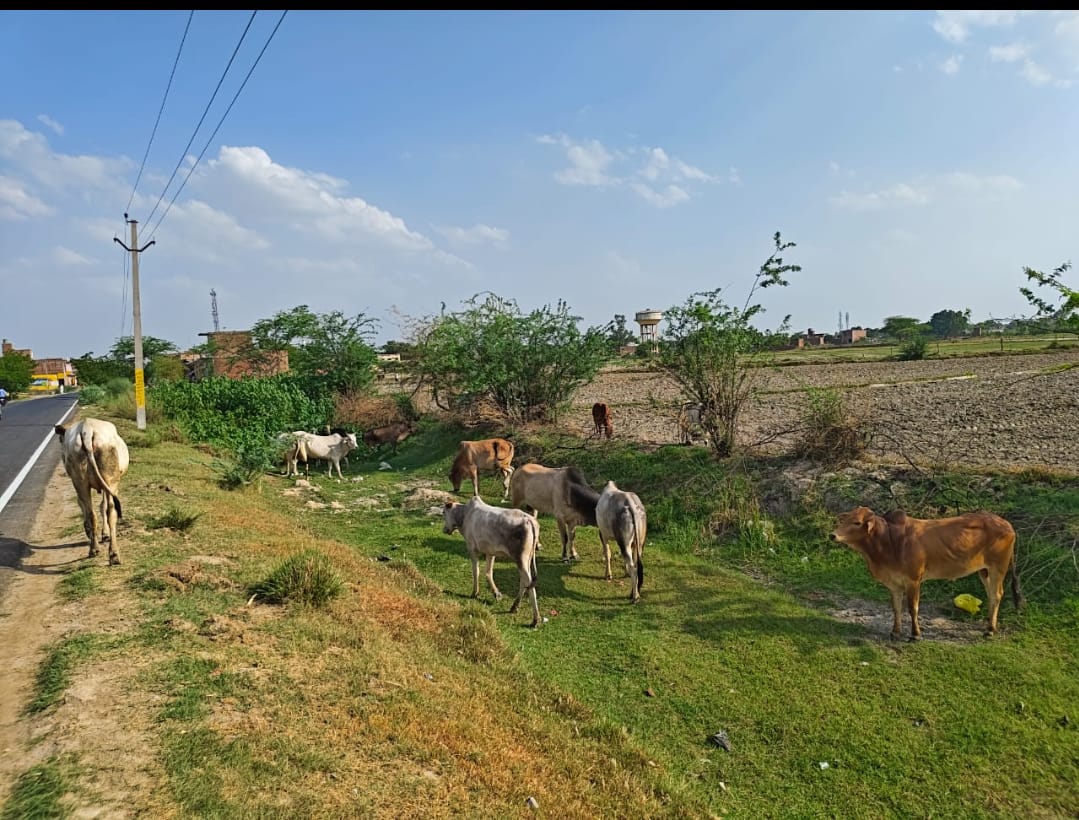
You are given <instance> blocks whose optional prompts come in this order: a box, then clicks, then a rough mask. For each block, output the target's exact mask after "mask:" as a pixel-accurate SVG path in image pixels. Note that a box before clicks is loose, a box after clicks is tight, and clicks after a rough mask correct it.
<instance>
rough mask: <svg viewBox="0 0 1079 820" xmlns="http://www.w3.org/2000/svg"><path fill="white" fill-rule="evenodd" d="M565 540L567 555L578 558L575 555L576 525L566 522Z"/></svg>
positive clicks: (574, 558)
mask: <svg viewBox="0 0 1079 820" xmlns="http://www.w3.org/2000/svg"><path fill="white" fill-rule="evenodd" d="M566 541H567V543H568V544H569V557H570V558H572V559H573V560H574V561H576V560H578V558H579V556H578V555H577V525H576V524H566Z"/></svg>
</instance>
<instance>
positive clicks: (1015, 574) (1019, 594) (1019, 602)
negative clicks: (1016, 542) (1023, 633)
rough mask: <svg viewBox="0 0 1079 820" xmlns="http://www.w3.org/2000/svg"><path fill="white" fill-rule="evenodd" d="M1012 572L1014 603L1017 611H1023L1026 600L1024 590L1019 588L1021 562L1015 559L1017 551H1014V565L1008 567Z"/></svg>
mask: <svg viewBox="0 0 1079 820" xmlns="http://www.w3.org/2000/svg"><path fill="white" fill-rule="evenodd" d="M1008 568H1009V569H1010V570H1011V571H1012V602H1013V603H1014V604H1015V608H1016V609H1022V608H1023V607H1024V606H1026V599H1025V598H1024V597H1023V590H1022V589H1021V588H1020V586H1019V562H1018V561H1016V558H1015V550H1014V549H1013V550H1012V563H1011V565H1010V566H1009V567H1008Z"/></svg>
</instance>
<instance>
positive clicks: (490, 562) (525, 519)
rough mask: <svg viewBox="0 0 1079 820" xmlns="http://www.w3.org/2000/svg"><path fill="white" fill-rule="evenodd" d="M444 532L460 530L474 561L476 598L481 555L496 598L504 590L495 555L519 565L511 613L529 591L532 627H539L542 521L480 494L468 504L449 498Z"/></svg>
mask: <svg viewBox="0 0 1079 820" xmlns="http://www.w3.org/2000/svg"><path fill="white" fill-rule="evenodd" d="M442 524H443V526H442V531H443V532H444V533H446V535H452V534H453V533H454V531H455V530H460V531H461V535H462V536H464V539H465V544H466V545H467V546H468V557H469V558H470V559H471V561H472V597H473V598H478V597H479V594H480V557H481V556H483V557H486V558H487V583H488V585H489V586H490V587H491V592H492V593H493V594H494V596H495V600H496V601H497V600H499V599H500V598H501V597H502V593H501V592H499V591H498V587H497V586H495V576H494V565H495V558H499V557H501V558H509V559H510V560H511V561H513V563H514V564H516V565H517V572H518V575H519V578H520V585H519V586H518V589H517V597H516V598H514V599H513V605H512V606H511V607H510V612H516V611H517V607H518V606H519V605H520V603H521V598H523V597H524V594H525V593H526V592H527V593H528V594H529V597H530V598H531V601H532V626H533V627H536V626H539V602H538V601H537V600H536V580H537V576H536V547H537V546H538V545H539V523H538V522H537V521H536V518H535V516H532V515H529V514H528V513H526V512H524V511H523V510H507V509H504V508H502V507H492V506H491V505H490V504H487V503H486V502H485V501H484V500H483V499H482V498H480V497H479V496H473V498H472V499H471V500H470V501H469V502H468V503H467V504H458V503H457V502H455V501H447V502H446V505H445V506H444V507H443V508H442Z"/></svg>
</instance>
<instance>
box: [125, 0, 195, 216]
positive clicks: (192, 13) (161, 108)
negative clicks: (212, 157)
mask: <svg viewBox="0 0 1079 820" xmlns="http://www.w3.org/2000/svg"><path fill="white" fill-rule="evenodd" d="M194 16H195V10H194V9H192V10H191V13H190V14H188V15H187V25H186V26H184V35H183V37H181V38H180V47H179V48H178V49H176V59H175V60H173V61H172V71H171V73H170V74H169V82H168V85H166V86H165V94H164V96H163V97H162V98H161V107H160V108H158V110H157V119H156V120H154V128H153V130H152V131H151V132H150V141H149V142H147V143H146V152H145V153H144V154H143V155H142V164H141V165H140V166H139V173H138V174H137V175H136V176H135V184H134V185H133V186H132V188H131V197H130V198H129V199H128V201H127V208H126V209H125V211H126V212H128V213H130V211H131V203H132V202H134V201H135V192H136V191H137V190H138V188H139V181H140V180H141V179H142V172H143V169H144V168H146V158H147V157H149V156H150V146H151V145H153V144H154V137H155V136H156V135H157V126H158V125H159V124H160V123H161V113H162V112H163V111H164V110H165V101H166V100H167V99H168V98H169V90H170V89H171V88H172V78H173V77H175V76H176V66H177V65H179V63H180V54H181V52H182V51H183V50H184V42H186V40H187V32H188V30H189V29H190V28H191V18H193V17H194Z"/></svg>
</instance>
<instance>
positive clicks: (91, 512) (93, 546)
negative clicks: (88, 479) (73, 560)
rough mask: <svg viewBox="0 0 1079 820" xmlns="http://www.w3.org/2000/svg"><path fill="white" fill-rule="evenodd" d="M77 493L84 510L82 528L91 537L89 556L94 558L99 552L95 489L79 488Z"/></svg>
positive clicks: (80, 507) (80, 506) (81, 508)
mask: <svg viewBox="0 0 1079 820" xmlns="http://www.w3.org/2000/svg"><path fill="white" fill-rule="evenodd" d="M76 495H77V497H78V501H79V509H80V510H82V529H83V531H84V532H85V533H86V537H87V538H89V539H90V555H89V557H90V558H94V557H95V556H96V555H97V553H98V549H97V545H98V535H97V533H98V529H97V505H96V504H94V496H93V491H92V490H91V489H90V488H89V487H86V488H85V489H79V490H78V492H77V493H76Z"/></svg>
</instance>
